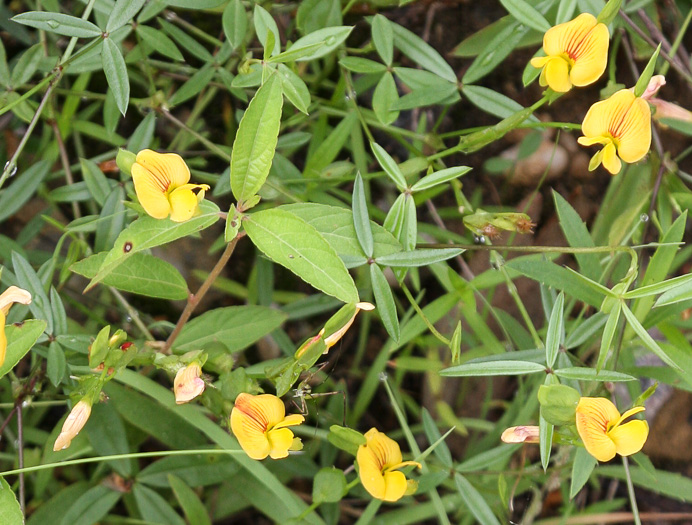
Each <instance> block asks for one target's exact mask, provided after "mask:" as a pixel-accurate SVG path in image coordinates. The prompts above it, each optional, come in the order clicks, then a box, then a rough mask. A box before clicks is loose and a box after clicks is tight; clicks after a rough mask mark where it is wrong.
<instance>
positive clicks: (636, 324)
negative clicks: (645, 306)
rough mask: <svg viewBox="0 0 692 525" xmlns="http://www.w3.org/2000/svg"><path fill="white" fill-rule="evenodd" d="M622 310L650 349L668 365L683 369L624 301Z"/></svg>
mask: <svg viewBox="0 0 692 525" xmlns="http://www.w3.org/2000/svg"><path fill="white" fill-rule="evenodd" d="M622 312H623V313H624V314H625V318H626V319H627V322H628V323H629V325H630V326H631V327H632V329H633V330H634V331H635V332H636V334H637V335H638V336H639V338H640V339H641V340H642V342H643V343H644V345H645V346H646V347H647V348H648V349H649V350H651V351H652V352H653V353H654V354H656V355H657V356H658V357H660V358H661V360H662V361H663V362H664V363H666V364H667V365H668V366H671V367H673V368H675V369H676V370H681V368H680V366H678V364H677V363H676V362H675V361H673V360H672V359H671V358H670V357H668V354H666V353H665V352H664V351H663V349H662V348H661V347H660V346H659V345H658V343H657V342H656V341H655V340H654V338H653V337H651V336H650V335H649V332H647V331H646V328H644V327H643V326H642V324H641V323H640V322H639V320H638V319H637V318H636V316H635V315H634V314H633V313H632V310H630V309H629V308H628V306H627V305H626V304H624V303H623V304H622Z"/></svg>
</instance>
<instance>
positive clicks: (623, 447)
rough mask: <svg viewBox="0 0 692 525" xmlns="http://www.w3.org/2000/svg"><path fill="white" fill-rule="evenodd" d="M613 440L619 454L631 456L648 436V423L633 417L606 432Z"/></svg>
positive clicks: (639, 448) (640, 447)
mask: <svg viewBox="0 0 692 525" xmlns="http://www.w3.org/2000/svg"><path fill="white" fill-rule="evenodd" d="M608 436H609V437H610V439H612V440H613V443H614V444H615V449H616V452H617V453H618V454H620V455H621V456H631V455H632V454H636V453H637V452H639V451H640V450H641V449H642V447H643V446H644V443H646V438H647V437H648V436H649V425H648V424H647V422H646V421H642V420H640V419H635V420H634V421H630V422H629V423H625V424H624V425H619V426H617V427H615V428H614V429H613V430H611V431H610V432H608Z"/></svg>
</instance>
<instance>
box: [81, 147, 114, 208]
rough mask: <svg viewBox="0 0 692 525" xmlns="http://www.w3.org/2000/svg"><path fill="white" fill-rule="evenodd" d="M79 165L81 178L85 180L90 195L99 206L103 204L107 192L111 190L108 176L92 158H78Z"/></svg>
mask: <svg viewBox="0 0 692 525" xmlns="http://www.w3.org/2000/svg"><path fill="white" fill-rule="evenodd" d="M79 165H80V166H81V168H82V178H83V179H84V182H86V185H87V188H89V193H91V196H92V197H93V198H94V200H95V201H96V202H97V203H98V204H99V206H103V203H104V202H106V198H107V197H108V194H109V193H110V192H111V185H110V183H109V182H108V178H107V177H106V176H105V175H104V174H103V172H102V171H101V169H100V168H99V167H98V165H97V164H96V163H95V162H94V161H93V160H89V159H79Z"/></svg>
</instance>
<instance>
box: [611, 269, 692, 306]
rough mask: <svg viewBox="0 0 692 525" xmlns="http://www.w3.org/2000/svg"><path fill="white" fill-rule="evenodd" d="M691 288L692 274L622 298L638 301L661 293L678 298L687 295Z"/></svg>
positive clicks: (643, 288)
mask: <svg viewBox="0 0 692 525" xmlns="http://www.w3.org/2000/svg"><path fill="white" fill-rule="evenodd" d="M690 288H692V274H687V275H679V276H678V277H673V278H672V279H667V280H665V281H662V282H660V283H656V284H649V285H647V286H640V287H639V288H636V289H634V290H630V291H629V292H625V293H624V294H622V297H623V298H624V299H636V298H639V297H647V296H649V295H656V294H659V293H660V294H664V295H666V296H668V297H671V296H672V297H677V296H678V295H679V294H683V295H684V294H687V292H688V291H689V290H690ZM669 294H670V295H669ZM661 299H662V297H659V298H658V301H656V304H657V305H658V303H659V302H661ZM676 302H677V301H676ZM661 306H663V305H661Z"/></svg>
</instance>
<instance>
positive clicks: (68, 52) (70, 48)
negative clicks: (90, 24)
mask: <svg viewBox="0 0 692 525" xmlns="http://www.w3.org/2000/svg"><path fill="white" fill-rule="evenodd" d="M95 3H96V0H89V3H88V4H87V6H86V8H85V9H84V12H83V13H82V20H86V19H87V18H89V15H90V14H91V10H92V9H93V8H94V4H95ZM77 40H79V38H78V37H76V36H73V37H72V38H71V39H70V42H69V44H67V48H66V49H65V52H64V53H63V55H62V60H61V61H60V62H65V60H68V59H69V58H70V56H71V55H72V51H74V46H75V45H77Z"/></svg>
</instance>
